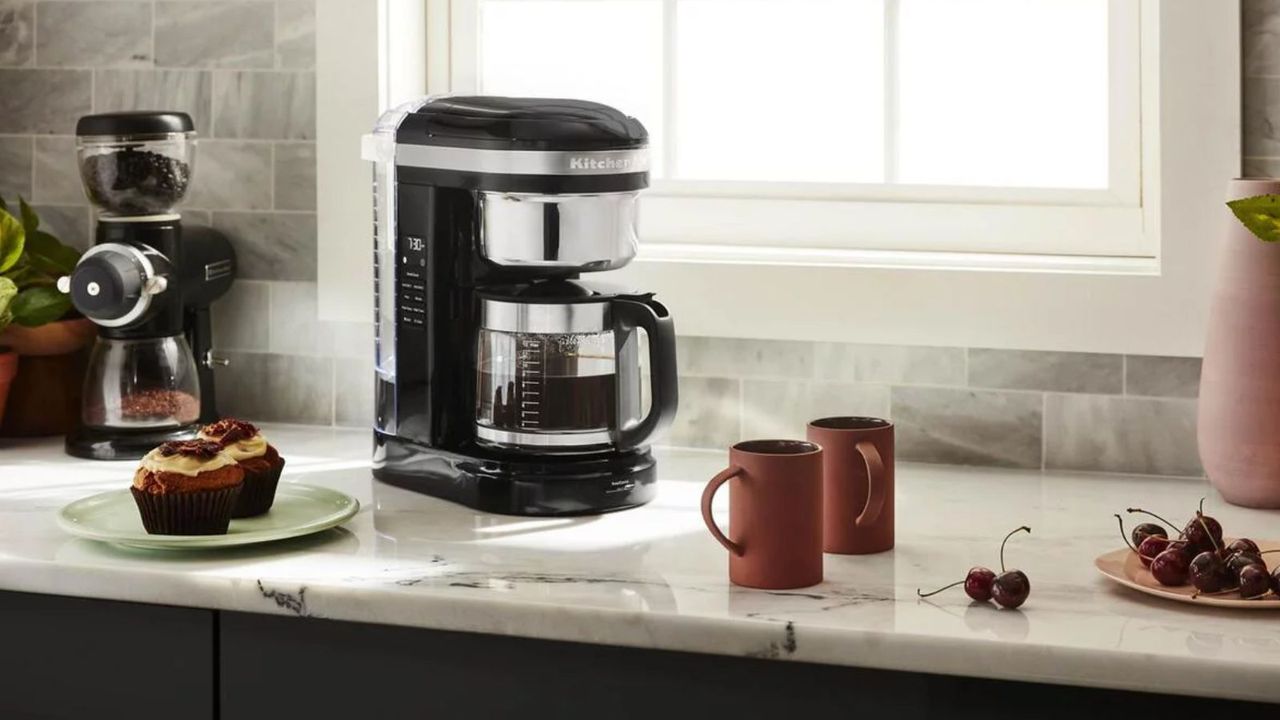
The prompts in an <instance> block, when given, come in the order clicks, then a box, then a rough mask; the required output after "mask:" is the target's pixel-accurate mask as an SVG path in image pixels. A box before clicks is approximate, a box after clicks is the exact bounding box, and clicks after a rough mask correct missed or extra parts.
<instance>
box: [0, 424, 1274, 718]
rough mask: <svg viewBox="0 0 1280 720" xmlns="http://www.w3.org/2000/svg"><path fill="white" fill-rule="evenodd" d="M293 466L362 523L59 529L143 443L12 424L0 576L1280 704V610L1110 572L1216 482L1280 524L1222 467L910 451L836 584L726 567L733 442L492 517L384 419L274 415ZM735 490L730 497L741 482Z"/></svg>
mask: <svg viewBox="0 0 1280 720" xmlns="http://www.w3.org/2000/svg"><path fill="white" fill-rule="evenodd" d="M266 432H267V433H268V435H269V436H270V437H271V438H272V441H273V442H274V443H275V444H276V445H277V446H278V447H279V448H280V449H281V452H282V453H283V454H284V455H285V456H286V457H287V458H288V460H289V465H288V467H287V468H286V471H285V481H286V482H290V481H292V482H305V483H311V484H316V485H323V486H327V487H332V488H335V489H338V490H342V491H344V492H347V493H349V494H352V495H354V496H355V497H357V498H358V499H359V500H360V502H361V503H362V505H363V507H362V509H361V511H360V513H359V515H357V516H356V517H355V518H353V519H352V521H351V522H350V523H348V524H347V525H346V526H345V527H344V528H340V529H337V530H331V531H328V532H325V533H322V534H319V535H316V536H312V537H310V538H303V539H298V540H293V541H287V542H282V543H277V544H273V545H267V546H260V547H256V548H242V549H233V550H227V551H218V552H205V553H174V552H163V551H143V550H134V549H127V548H122V547H115V546H111V545H106V544H102V543H97V542H92V541H88V540H81V539H77V538H72V537H70V536H68V535H66V534H64V533H62V532H61V531H60V530H59V529H58V527H57V526H56V524H55V521H54V515H55V512H56V511H57V509H58V508H59V507H61V506H62V505H63V504H65V503H67V502H69V501H71V500H74V499H76V498H78V497H81V496H83V495H87V494H90V493H93V492H98V491H100V490H105V489H111V488H120V487H125V486H126V485H127V483H128V481H129V478H130V476H131V471H132V467H133V465H132V464H131V463H95V462H91V461H81V460H75V459H71V458H69V457H67V456H65V455H64V454H63V453H62V450H61V444H60V443H54V442H49V441H42V442H15V441H4V442H2V443H0V589H4V590H16V591H26V592H38V593H55V594H61V595H74V596H82V597H93V598H105V599H113V600H128V601H138V602H150V603H162V604H169V605H180V606H192V607H203V608H213V609H223V610H238V611H247V612H261V613H277V614H296V615H304V616H312V617H323V618H332V619H337V620H352V621H362V622H373V623H384V624H392V625H407V626H415V627H424V628H438V629H448V630H461V631H472V632H484V633H496V634H505V635H519V636H526V637H535V638H545V639H554V640H566V641H578V642H588V643H605V644H612V645H623V646H634V647H644V648H661V649H667V650H682V651H693V652H705V653H717V654H724V655H738V656H751V657H760V658H769V659H776V660H790V661H806V662H817V663H831V664H840V665H854V666H862V667H873V668H884V669H892V670H908V671H917V672H930V673H942V674H955V675H972V676H979V677H989V678H1002V679H1013V680H1030V681H1040V682H1049V683H1064V684H1072V685H1084V686H1094V687H1106V688H1122V689H1131V690H1149V691H1161V692H1169V693H1185V694H1191V695H1203V696H1214V697H1231V698H1240V699H1252V700H1269V701H1280V623H1278V622H1277V619H1280V615H1275V614H1273V613H1270V612H1250V611H1228V610H1220V609H1214V608H1206V607H1188V606H1185V605H1178V604H1172V603H1167V602H1164V601H1161V600H1158V599H1155V598H1149V597H1146V596H1143V595H1139V594H1137V593H1134V592H1132V591H1130V590H1126V589H1124V588H1119V587H1115V586H1112V585H1111V584H1110V583H1108V582H1106V581H1105V580H1103V579H1102V578H1101V577H1099V576H1098V575H1097V574H1096V572H1095V570H1094V568H1093V558H1094V557H1095V556H1096V555H1098V554H1099V553H1101V552H1103V551H1106V550H1111V549H1114V548H1115V547H1117V546H1118V545H1119V544H1120V538H1119V537H1118V534H1117V531H1116V524H1115V519H1114V518H1113V517H1112V513H1113V512H1117V511H1119V510H1121V509H1123V508H1124V507H1126V506H1129V505H1135V504H1142V503H1146V504H1150V505H1152V506H1154V507H1155V508H1156V509H1157V512H1161V513H1162V514H1167V515H1173V516H1177V517H1181V516H1183V515H1186V514H1188V512H1189V511H1190V510H1191V509H1192V508H1194V506H1195V503H1196V502H1197V501H1198V499H1199V498H1200V497H1201V496H1203V495H1208V496H1209V498H1210V499H1209V501H1208V503H1209V504H1208V509H1209V512H1210V513H1211V514H1213V515H1215V516H1217V517H1218V518H1219V519H1220V520H1222V521H1223V524H1224V525H1225V526H1226V528H1227V531H1228V533H1229V534H1246V535H1252V536H1254V537H1265V538H1280V523H1277V522H1276V521H1277V519H1280V513H1276V512H1263V511H1253V510H1244V509H1240V508H1233V507H1229V506H1226V505H1224V504H1222V503H1221V501H1220V500H1217V496H1216V495H1215V494H1214V493H1213V492H1212V490H1211V489H1210V488H1209V487H1208V486H1207V484H1206V483H1204V482H1203V481H1195V480H1167V479H1155V478H1134V477H1124V476H1101V475H1070V474H1065V473H1038V472H1025V471H1002V470H989V469H966V468H953V467H945V466H925V465H908V464H904V465H900V466H899V470H898V500H897V506H898V513H899V516H898V546H897V548H896V549H895V550H894V551H892V552H889V553H884V554H881V555H876V556H870V557H852V556H837V555H828V556H827V558H826V578H827V579H826V582H824V583H823V584H821V585H818V586H816V587H813V588H807V589H804V590H795V591H759V590H748V589H744V588H737V587H733V586H731V585H729V583H728V579H727V557H726V555H725V552H724V551H723V550H722V549H721V548H720V546H719V545H717V544H716V543H715V542H714V541H713V540H712V539H711V537H710V535H708V534H707V533H706V531H705V530H704V528H703V525H702V520H701V518H700V516H699V514H698V510H697V504H698V499H699V495H700V493H701V490H702V486H703V483H704V482H705V480H706V479H707V478H709V477H710V476H711V474H712V473H714V472H715V471H716V470H719V469H720V467H721V466H722V464H723V462H724V454H723V453H719V452H706V451H667V452H663V453H661V454H660V455H659V458H660V462H659V472H660V477H661V480H662V481H661V483H660V490H659V493H658V497H657V499H656V500H655V501H654V502H652V503H651V504H649V505H648V506H646V507H644V508H641V509H638V510H631V511H627V512H623V513H616V514H612V515H605V516H600V517H593V518H573V519H531V518H515V517H502V516H492V515H483V514H478V513H475V512H473V511H471V510H469V509H467V508H463V507H460V506H457V505H452V504H450V503H446V502H444V501H440V500H435V499H433V498H428V497H423V496H419V495H416V494H413V493H411V492H408V491H405V490H401V489H399V488H394V487H390V486H387V485H383V484H381V483H376V482H374V481H373V480H372V479H371V478H370V475H369V471H368V451H369V445H370V438H369V433H368V432H365V431H342V430H331V429H327V428H300V427H286V426H275V427H272V426H268V427H267V428H266ZM720 495H721V497H719V498H718V502H719V503H720V506H719V510H720V512H721V513H723V512H724V511H725V507H724V501H725V499H726V498H725V496H727V493H721V494H720ZM1020 524H1027V525H1030V526H1032V528H1033V529H1034V532H1033V534H1032V535H1030V536H1025V535H1023V536H1017V537H1015V539H1014V540H1012V541H1011V543H1010V546H1009V548H1008V550H1007V551H1006V553H1007V559H1008V561H1009V562H1010V565H1011V566H1016V567H1019V568H1021V569H1022V570H1024V571H1026V573H1027V574H1028V575H1029V576H1030V579H1031V585H1032V592H1031V597H1030V600H1029V601H1028V602H1027V604H1026V605H1025V606H1024V607H1023V608H1022V609H1021V610H1020V611H1007V610H998V609H996V608H995V607H994V606H988V605H971V604H970V603H969V601H968V598H967V597H966V596H965V595H964V593H963V592H962V591H961V590H960V589H958V588H957V589H955V590H953V591H950V592H948V593H945V594H942V595H938V596H936V597H934V598H931V599H930V600H928V601H922V600H919V599H917V598H916V596H915V591H916V588H917V587H927V588H933V587H935V586H938V585H942V584H945V583H947V582H950V581H952V580H956V579H959V578H961V577H962V576H963V575H964V572H965V571H966V570H967V569H968V568H969V567H970V566H971V565H975V564H985V565H995V564H997V563H998V559H997V550H998V545H999V541H1000V538H1001V537H1003V535H1004V534H1005V532H1006V531H1008V530H1010V529H1012V528H1013V527H1016V526H1017V525H1020Z"/></svg>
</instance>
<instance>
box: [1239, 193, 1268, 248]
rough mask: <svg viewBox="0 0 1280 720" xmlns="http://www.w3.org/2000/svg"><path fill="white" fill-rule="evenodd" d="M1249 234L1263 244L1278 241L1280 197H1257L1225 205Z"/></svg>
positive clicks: (1241, 199)
mask: <svg viewBox="0 0 1280 720" xmlns="http://www.w3.org/2000/svg"><path fill="white" fill-rule="evenodd" d="M1227 207H1229V208H1231V212H1232V213H1234V214H1235V216H1236V218H1238V219H1239V220H1240V222H1241V223H1243V224H1244V226H1245V227H1246V228H1248V229H1249V232H1251V233H1253V234H1254V236H1255V237H1257V238H1258V239H1259V240H1262V241H1263V242H1276V241H1280V195H1258V196H1255V197H1247V198H1240V199H1239V200H1232V201H1230V202H1228V203H1227Z"/></svg>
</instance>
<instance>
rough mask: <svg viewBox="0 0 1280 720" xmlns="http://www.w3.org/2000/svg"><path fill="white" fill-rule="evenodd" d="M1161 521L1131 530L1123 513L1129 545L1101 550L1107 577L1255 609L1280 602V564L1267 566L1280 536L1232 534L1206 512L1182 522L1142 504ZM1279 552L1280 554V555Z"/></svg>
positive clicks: (1147, 589)
mask: <svg viewBox="0 0 1280 720" xmlns="http://www.w3.org/2000/svg"><path fill="white" fill-rule="evenodd" d="M1126 512H1128V513H1130V514H1141V515H1146V516H1149V517H1152V518H1155V519H1156V520H1159V521H1160V522H1159V523H1154V522H1143V523H1140V524H1138V525H1135V526H1134V527H1133V529H1132V530H1131V531H1129V532H1128V533H1126V532H1125V529H1124V518H1122V517H1121V516H1120V515H1119V514H1118V513H1117V514H1116V520H1117V521H1119V523H1120V534H1121V536H1122V537H1124V540H1125V545H1126V547H1123V548H1120V549H1119V550H1113V551H1111V552H1109V553H1105V554H1103V555H1100V556H1098V559H1097V560H1095V561H1094V565H1096V566H1097V568H1098V570H1099V571H1100V572H1101V573H1102V574H1103V575H1104V576H1106V577H1107V578H1109V579H1111V580H1114V581H1116V582H1118V583H1120V584H1121V585H1125V586H1127V587H1131V588H1133V589H1134V590H1138V591H1141V592H1144V593H1147V594H1149V595H1156V596H1158V597H1163V598H1168V599H1170V600H1177V601H1180V602H1192V603H1200V604H1204V605H1217V606H1222V607H1239V608H1251V609H1258V610H1261V609H1278V608H1280V567H1276V568H1275V569H1274V570H1271V569H1269V568H1268V567H1267V556H1268V555H1270V554H1271V553H1280V541H1274V540H1273V541H1267V540H1257V541H1255V540H1251V539H1249V538H1235V539H1227V538H1224V537H1223V535H1222V524H1221V523H1219V522H1218V521H1217V520H1215V519H1214V518H1212V517H1210V516H1208V515H1205V514H1204V500H1201V501H1200V508H1199V509H1197V510H1196V513H1195V516H1194V517H1192V518H1191V519H1190V520H1188V521H1187V522H1186V524H1184V525H1183V526H1182V528H1181V530H1177V531H1176V534H1174V533H1173V532H1171V531H1170V530H1169V529H1168V528H1173V529H1176V528H1178V525H1176V524H1175V523H1171V522H1169V521H1168V520H1165V519H1164V518H1162V517H1160V516H1159V515H1156V514H1155V513H1152V512H1150V511H1147V510H1143V509H1142V508H1128V510H1127V511H1126ZM1277 557H1280V556H1277Z"/></svg>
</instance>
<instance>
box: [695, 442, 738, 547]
mask: <svg viewBox="0 0 1280 720" xmlns="http://www.w3.org/2000/svg"><path fill="white" fill-rule="evenodd" d="M741 474H742V468H740V467H738V466H737V465H730V466H729V467H727V468H725V469H724V470H721V471H720V472H719V474H717V475H716V476H715V477H713V478H711V482H709V483H707V487H706V489H705V490H703V491H702V522H704V523H706V524H707V529H708V530H710V531H711V536H712V537H714V538H715V539H716V542H718V543H720V544H721V545H723V546H724V547H725V549H726V550H728V551H729V552H731V553H733V554H734V555H736V556H738V557H742V554H743V553H744V552H746V551H745V550H744V549H743V547H742V546H741V545H739V544H738V543H736V542H734V541H732V540H730V539H729V538H727V537H725V536H724V533H722V532H720V527H719V526H718V525H716V521H715V518H713V517H711V500H712V498H714V497H715V496H716V490H719V489H720V486H721V485H723V484H725V483H726V482H728V481H729V478H732V477H735V476H737V475H741Z"/></svg>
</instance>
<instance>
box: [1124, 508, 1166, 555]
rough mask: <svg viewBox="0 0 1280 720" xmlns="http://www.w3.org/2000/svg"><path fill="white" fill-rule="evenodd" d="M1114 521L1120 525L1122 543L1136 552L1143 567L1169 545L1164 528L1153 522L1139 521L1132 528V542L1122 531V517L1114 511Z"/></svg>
mask: <svg viewBox="0 0 1280 720" xmlns="http://www.w3.org/2000/svg"><path fill="white" fill-rule="evenodd" d="M1115 516H1116V523H1118V524H1119V525H1120V537H1122V538H1124V544H1125V545H1128V546H1129V549H1130V550H1132V551H1134V552H1135V553H1137V554H1138V559H1139V560H1141V561H1142V564H1143V566H1144V567H1150V566H1151V560H1152V558H1154V557H1155V556H1157V555H1159V554H1160V553H1161V552H1163V551H1164V550H1166V549H1167V548H1168V547H1169V544H1170V543H1169V536H1168V534H1166V533H1165V531H1164V528H1162V527H1160V526H1159V525H1156V524H1155V523H1141V524H1140V525H1138V526H1137V527H1135V528H1134V529H1133V533H1132V542H1131V541H1130V538H1129V537H1127V536H1126V535H1125V532H1124V518H1122V517H1120V513H1115Z"/></svg>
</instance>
